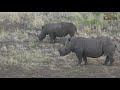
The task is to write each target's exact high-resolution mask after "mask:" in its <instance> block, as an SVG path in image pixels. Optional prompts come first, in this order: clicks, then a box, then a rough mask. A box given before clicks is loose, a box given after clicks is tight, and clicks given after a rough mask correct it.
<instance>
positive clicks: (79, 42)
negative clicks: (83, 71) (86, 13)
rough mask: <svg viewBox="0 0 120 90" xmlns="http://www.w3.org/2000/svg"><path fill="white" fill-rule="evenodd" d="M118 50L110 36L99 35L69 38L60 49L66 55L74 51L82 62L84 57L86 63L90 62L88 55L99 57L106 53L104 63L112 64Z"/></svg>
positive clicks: (61, 54)
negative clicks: (96, 36) (95, 36)
mask: <svg viewBox="0 0 120 90" xmlns="http://www.w3.org/2000/svg"><path fill="white" fill-rule="evenodd" d="M115 50H116V45H115V44H114V43H113V41H112V40H111V39H110V38H108V37H98V38H84V37H73V38H71V39H70V38H69V39H68V40H67V41H66V43H65V45H64V46H63V47H61V48H60V49H58V51H59V53H60V56H65V55H67V54H69V53H70V52H74V53H75V54H76V56H77V58H78V60H79V63H78V64H77V65H79V64H81V62H82V59H83V60H84V62H85V65H87V64H88V62H87V57H91V58H98V57H100V56H102V55H106V60H105V62H104V64H103V65H107V63H108V62H109V61H110V64H109V65H112V64H113V62H114V61H115V59H114V58H113V55H114V53H115Z"/></svg>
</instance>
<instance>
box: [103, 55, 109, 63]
mask: <svg viewBox="0 0 120 90" xmlns="http://www.w3.org/2000/svg"><path fill="white" fill-rule="evenodd" d="M108 62H109V56H106V60H105V62H104V64H103V65H107V63H108Z"/></svg>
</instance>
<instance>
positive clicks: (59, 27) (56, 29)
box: [38, 22, 77, 43]
mask: <svg viewBox="0 0 120 90" xmlns="http://www.w3.org/2000/svg"><path fill="white" fill-rule="evenodd" d="M75 32H77V28H76V26H75V25H74V24H73V23H69V22H61V23H51V24H46V25H44V26H42V30H41V34H40V35H39V36H38V38H39V40H40V41H42V40H43V39H44V38H45V37H46V35H49V36H50V42H51V43H55V42H56V37H63V36H66V35H68V34H69V35H70V36H71V37H73V36H74V34H75Z"/></svg>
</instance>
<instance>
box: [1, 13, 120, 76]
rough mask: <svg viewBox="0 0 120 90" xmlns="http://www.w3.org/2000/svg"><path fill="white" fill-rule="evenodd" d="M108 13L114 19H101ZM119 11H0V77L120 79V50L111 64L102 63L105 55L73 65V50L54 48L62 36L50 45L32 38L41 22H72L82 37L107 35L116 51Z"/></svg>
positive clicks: (75, 61)
mask: <svg viewBox="0 0 120 90" xmlns="http://www.w3.org/2000/svg"><path fill="white" fill-rule="evenodd" d="M106 14H108V15H112V16H115V17H117V20H113V19H111V20H104V19H103V18H104V16H105V15H106ZM119 17H120V13H119V12H116V13H112V12H111V13H102V12H34V13H32V12H31V13H29V12H20V13H17V12H12V13H11V12H8V13H7V12H6V13H5V12H4V13H2V12H1V13H0V78H120V53H118V52H117V51H116V53H115V55H114V58H115V63H114V65H113V66H104V65H102V64H103V62H104V60H105V57H104V56H102V57H100V58H96V59H93V58H88V63H89V64H88V65H81V66H76V64H77V63H78V59H77V57H76V55H75V54H74V53H70V54H69V55H66V56H64V57H60V56H59V53H58V51H57V49H58V48H59V47H61V46H62V43H61V42H62V41H63V39H65V38H57V43H55V44H50V43H49V41H50V40H49V37H48V36H47V37H46V38H45V39H44V40H43V41H42V42H40V41H39V40H38V38H37V37H36V35H37V34H39V33H40V29H41V27H42V25H44V24H46V23H51V22H62V21H65V22H72V23H74V24H75V25H76V26H77V29H78V33H79V35H76V36H83V37H97V36H108V37H110V38H112V39H113V37H116V39H114V42H115V43H116V44H117V46H118V49H119V50H120V19H119Z"/></svg>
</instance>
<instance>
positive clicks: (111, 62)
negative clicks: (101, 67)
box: [109, 57, 115, 66]
mask: <svg viewBox="0 0 120 90" xmlns="http://www.w3.org/2000/svg"><path fill="white" fill-rule="evenodd" d="M114 61H115V59H114V58H113V57H110V64H109V65H110V66H112V65H113V62H114Z"/></svg>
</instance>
